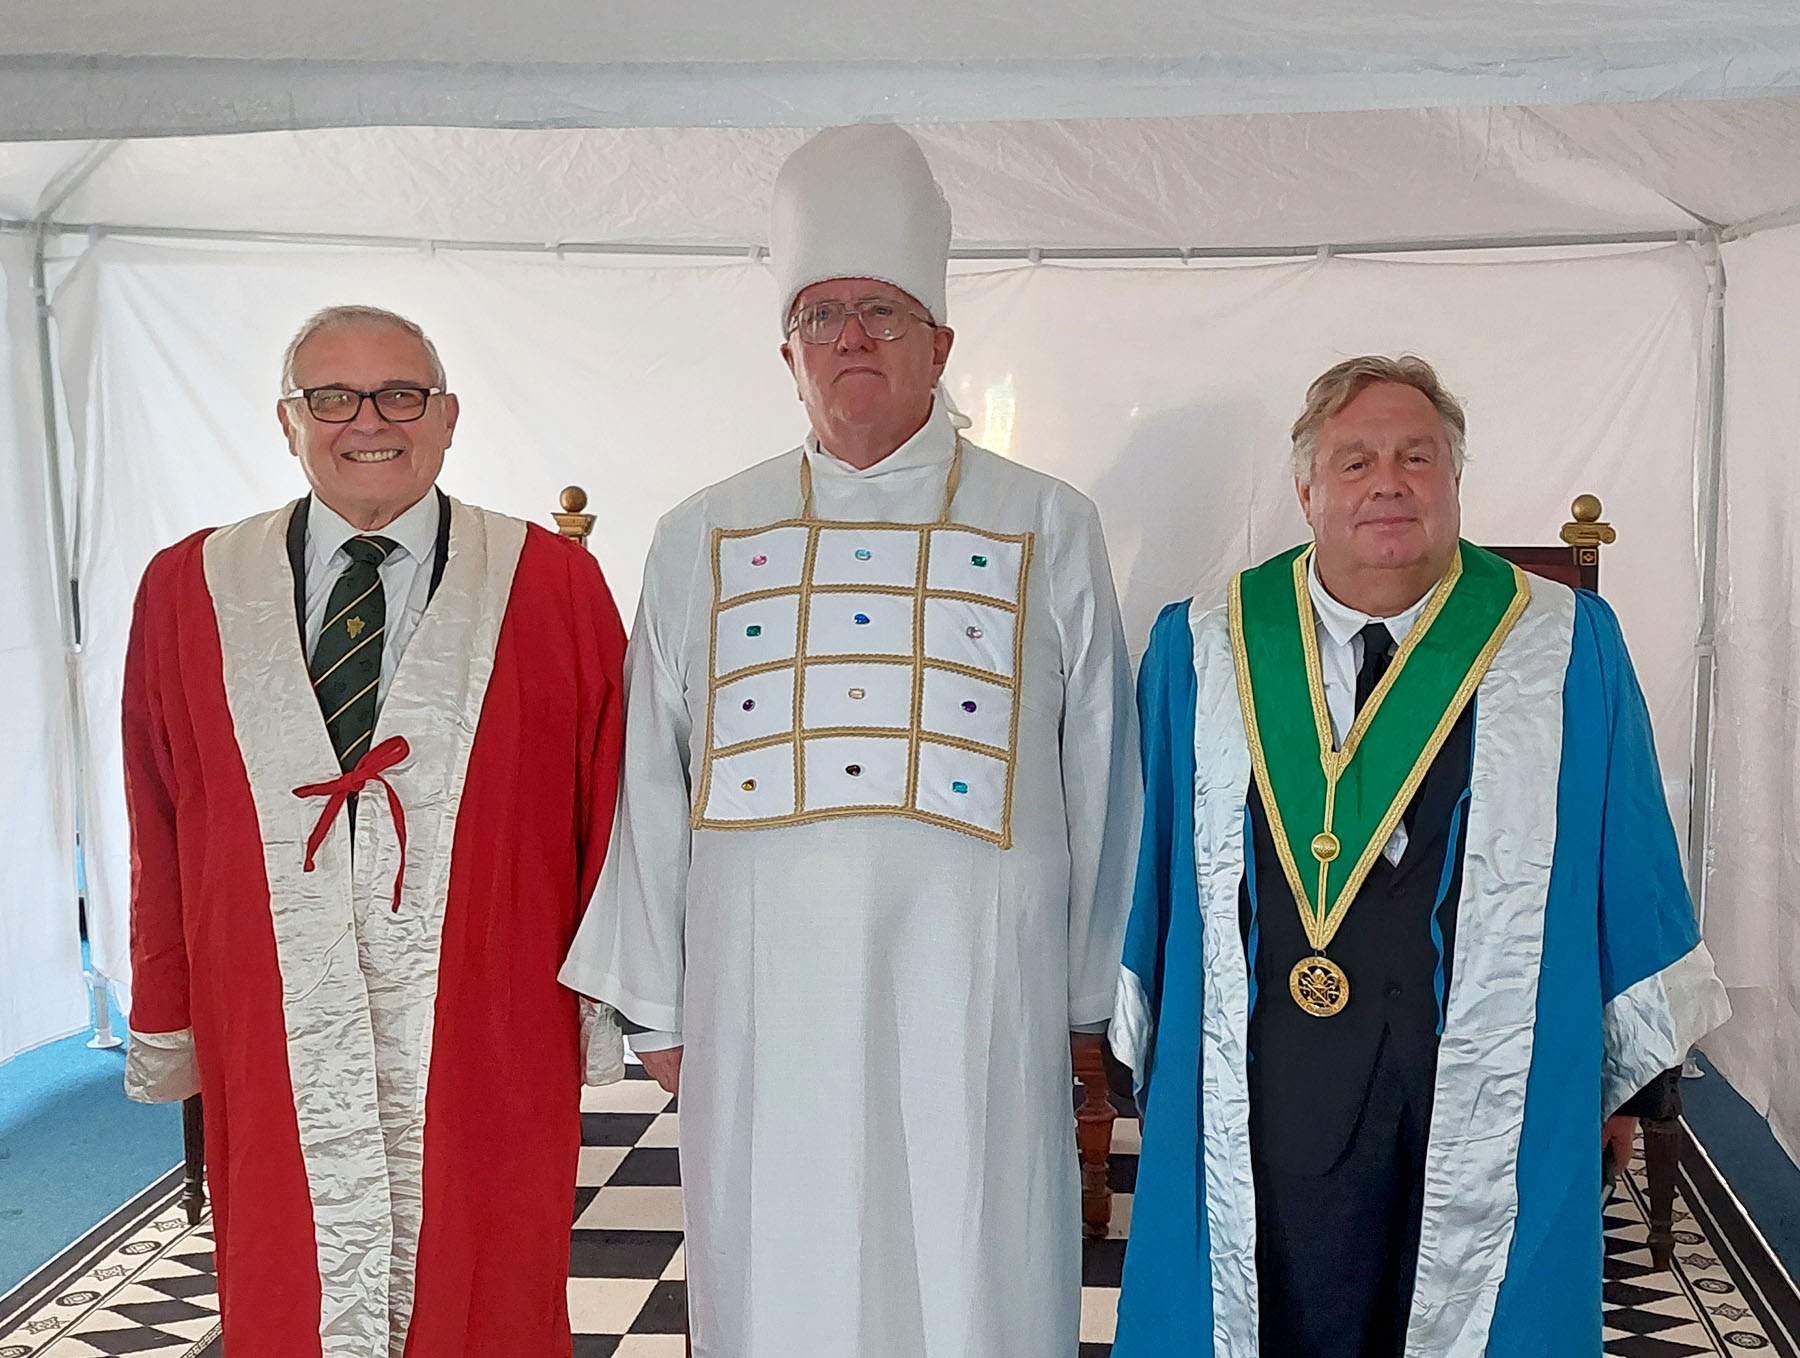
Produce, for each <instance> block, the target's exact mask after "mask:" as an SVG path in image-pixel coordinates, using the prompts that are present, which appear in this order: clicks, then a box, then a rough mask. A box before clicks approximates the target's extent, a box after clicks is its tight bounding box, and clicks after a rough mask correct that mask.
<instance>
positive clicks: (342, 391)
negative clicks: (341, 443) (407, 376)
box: [304, 387, 431, 424]
mask: <svg viewBox="0 0 1800 1358" xmlns="http://www.w3.org/2000/svg"><path fill="white" fill-rule="evenodd" d="M304 394H305V396H306V408H307V409H308V410H310V411H312V415H313V418H314V419H315V420H322V421H324V422H325V423H326V424H348V423H350V421H351V420H354V419H355V418H356V414H357V412H358V411H359V410H361V409H362V403H363V402H364V401H365V400H371V401H374V402H375V409H376V410H377V411H378V412H379V413H380V415H381V418H382V419H384V420H392V421H394V422H395V423H396V424H404V423H405V422H406V421H408V420H416V419H418V418H419V416H421V415H423V414H424V413H425V402H426V401H427V400H429V399H430V397H431V393H430V392H429V391H427V390H426V389H425V388H424V387H383V388H382V389H381V390H380V391H353V390H351V389H350V388H349V387H314V388H312V390H310V391H308V392H306V393H304Z"/></svg>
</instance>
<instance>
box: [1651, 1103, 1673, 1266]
mask: <svg viewBox="0 0 1800 1358" xmlns="http://www.w3.org/2000/svg"><path fill="white" fill-rule="evenodd" d="M1642 1125H1643V1129H1644V1173H1645V1177H1646V1178H1648V1180H1649V1197H1650V1222H1649V1226H1650V1236H1649V1239H1650V1260H1651V1262H1652V1263H1653V1264H1654V1265H1655V1266H1656V1267H1657V1268H1659V1269H1667V1268H1668V1267H1669V1266H1670V1265H1671V1264H1672V1263H1674V1260H1675V1163H1676V1157H1677V1151H1678V1149H1679V1147H1680V1142H1681V1131H1680V1123H1679V1122H1678V1121H1677V1120H1676V1119H1675V1118H1646V1119H1645V1120H1644V1122H1643V1124H1642Z"/></svg>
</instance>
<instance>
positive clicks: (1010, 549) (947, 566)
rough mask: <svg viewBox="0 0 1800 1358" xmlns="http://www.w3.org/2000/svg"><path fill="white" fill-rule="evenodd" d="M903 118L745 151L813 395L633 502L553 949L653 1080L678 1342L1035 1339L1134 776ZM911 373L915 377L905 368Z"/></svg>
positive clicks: (1043, 505) (966, 1346)
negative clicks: (602, 769)
mask: <svg viewBox="0 0 1800 1358" xmlns="http://www.w3.org/2000/svg"><path fill="white" fill-rule="evenodd" d="M949 236H950V220H949V209H948V206H947V205H946V203H945V201H944V199H943V196H942V193H941V191H940V190H939V189H938V186H937V184H936V182H935V181H934V180H933V179H932V177H931V172H930V169H929V167H928V166H927V165H926V163H925V160H924V157H923V155H922V154H921V153H920V151H919V149H918V147H917V146H916V145H915V144H914V143H913V141H912V140H911V138H909V137H908V136H906V135H905V134H904V133H903V132H900V131H899V130H898V129H895V128H891V127H859V128H843V129H833V130H829V131H827V132H824V133H821V134H820V135H819V136H818V137H816V138H814V139H813V140H812V141H810V142H809V143H807V145H806V146H805V147H803V148H802V149H801V150H799V151H798V152H796V153H795V154H794V156H793V157H792V158H791V159H790V160H789V161H788V163H787V164H786V166H784V168H783V170H782V172H781V175H780V177H779V179H778V180H777V182H776V189H775V201H774V221H773V231H772V245H773V251H772V253H773V257H774V261H775V264H776V269H777V275H778V278H779V280H780V282H781V294H780V299H779V300H780V318H781V321H782V326H783V333H784V335H785V336H786V342H785V343H784V345H783V348H782V353H783V355H784V357H785V358H786V359H787V362H788V364H789V367H790V369H791V370H792V372H793V375H794V379H795V385H796V388H797V390H798V394H799V397H800V399H801V400H802V402H803V403H804V404H805V407H806V410H807V415H808V418H809V420H810V422H811V425H812V433H811V434H810V435H809V436H808V437H807V439H806V440H805V442H804V444H803V445H802V446H801V447H799V448H796V449H793V450H791V451H789V452H787V453H784V454H782V455H781V456H779V457H776V458H773V459H771V460H769V461H767V462H763V463H761V464H759V465H757V466H754V467H752V468H750V469H749V470H747V471H745V472H742V473H740V474H738V475H736V476H734V477H731V478H730V479H728V480H726V481H724V482H722V483H720V484H719V485H716V486H713V487H711V488H709V489H707V490H705V491H702V492H701V493H700V494H698V495H696V496H694V497H693V498H692V499H690V500H688V501H687V502H686V503H684V504H682V505H680V506H678V507H677V508H676V509H674V510H673V511H672V512H671V513H669V514H668V515H667V516H666V517H665V518H664V519H663V521H662V523H661V524H660V525H659V527H658V529H657V533H656V537H655V541H654V543H653V545H652V547H651V550H650V556H649V560H648V563H647V565H646V568H645V577H644V587H643V595H642V598H641V600H640V604H639V610H638V617H637V623H636V628H635V631H634V634H633V639H632V642H631V647H630V656H629V660H628V667H627V668H628V679H627V737H626V751H627V752H626V759H625V773H624V779H623V785H622V788H621V794H620V809H619V817H618V822H617V827H616V831H615V838H614V852H613V856H612V857H611V858H610V859H609V861H608V864H607V867H606V869H605V872H604V874H603V877H602V880H601V883H600V888H599V891H598V893H597V896H596V899H595V901H594V904H593V906H592V908H591V910H590V911H589V913H588V915H587V917H586V920H585V922H584V924H583V927H582V929H581V931H580V933H579V935H578V937H577V939H576V942H575V946H574V948H573V949H572V950H571V953H570V956H569V960H568V963H567V965H566V966H565V967H564V969H563V973H562V976H563V980H564V982H565V983H566V984H568V985H569V986H571V987H572V988H574V989H576V990H578V991H580V992H582V993H583V994H585V995H589V996H592V997H595V998H597V999H600V1000H603V1001H605V1002H606V1003H607V1004H610V1005H612V1006H614V1007H615V1008H617V1009H618V1010H619V1011H620V1012H621V1013H622V1014H623V1015H624V1017H625V1019H626V1020H627V1021H628V1022H629V1024H631V1025H634V1026H636V1027H639V1028H646V1029H650V1030H653V1031H651V1032H649V1033H640V1034H638V1035H637V1036H635V1037H634V1039H633V1045H634V1047H635V1048H636V1050H637V1051H638V1052H639V1054H640V1058H641V1059H642V1060H643V1062H644V1064H645V1066H646V1067H647V1068H648V1069H649V1070H650V1072H651V1073H652V1074H654V1075H655V1076H656V1077H657V1078H658V1079H659V1080H661V1081H662V1082H663V1083H664V1085H665V1086H666V1087H668V1088H670V1089H674V1088H676V1087H677V1085H678V1086H679V1090H680V1094H681V1121H682V1174H683V1181H684V1188H685V1201H686V1225H687V1273H688V1289H689V1291H688V1296H689V1312H690V1319H691V1326H692V1338H693V1345H694V1353H695V1354H696V1355H698V1358H793V1356H794V1355H821V1356H822V1355H846V1356H848V1355H856V1356H857V1358H1072V1356H1073V1355H1074V1354H1075V1352H1076V1349H1077V1328H1078V1316H1079V1305H1080V1300H1079V1299H1080V1278H1079V1265H1080V1257H1079V1250H1080V1221H1079V1189H1078V1176H1077V1162H1076V1156H1075V1144H1074V1137H1073V1121H1072V1117H1071V1098H1070V1088H1071V1086H1070V1069H1069V1068H1070V1036H1069V1034H1070V1031H1071V1029H1077V1028H1087V1029H1089V1030H1090V1031H1092V1030H1094V1029H1097V1028H1099V1027H1102V1026H1103V1025H1104V1022H1105V1020H1106V1018H1107V1016H1108V1014H1109V1013H1110V1011H1111V995H1112V991H1113V986H1114V977H1115V975H1116V959H1117V949H1118V947H1119V945H1120V940H1121V937H1122V929H1123V922H1124V914H1125V908H1126V904H1127V896H1128V893H1129V889H1130V857H1131V847H1132V844H1133V843H1134V841H1135V834H1136V817H1137V806H1138V798H1139V786H1138V783H1139V778H1138V764H1137V756H1136V736H1135V727H1134V721H1133V711H1132V701H1131V693H1130V675H1129V669H1128V664H1127V659H1126V653H1125V646H1124V637H1123V635H1122V632H1121V628H1120V623H1119V616H1118V607H1117V603H1116V601H1115V597H1114V593H1113V586H1112V581H1111V576H1110V572H1109V568H1108V565H1107V558H1106V553H1105V550H1104V544H1103V543H1102V540H1101V534H1100V525H1099V522H1098V518H1097V516H1096V514H1095V510H1094V507H1093V505H1092V504H1091V503H1089V501H1088V500H1087V499H1085V498H1084V497H1083V496H1081V495H1080V494H1078V493H1077V492H1076V491H1074V490H1072V489H1071V488H1070V487H1068V486H1066V485H1064V484H1062V483H1061V482H1059V481H1056V480H1053V479H1052V478H1050V477H1048V476H1044V475H1042V474H1040V473H1037V472H1034V471H1031V470H1029V469H1027V468H1025V467H1022V466H1019V465H1016V464H1014V463H1012V462H1009V461H1007V460H1005V459H1003V458H1000V457H997V456H995V455H994V454H992V453H989V452H986V451H984V450H982V449H980V448H977V447H975V446H974V445H973V444H971V443H969V442H967V441H966V440H964V439H963V437H962V435H961V433H960V431H959V427H958V424H957V420H956V417H955V416H954V413H953V412H952V411H951V410H950V409H949V407H948V405H947V402H946V401H945V400H944V398H943V396H942V394H941V392H939V391H938V390H937V384H938V379H939V376H940V374H941V373H942V371H943V368H944V363H945V360H946V358H947V357H948V355H949V351H950V344H951V338H952V336H951V332H950V330H949V328H948V327H947V326H945V325H944V324H943V322H944V319H945V302H944V298H945V269H946V260H947V254H948V246H949ZM934 393H935V394H934Z"/></svg>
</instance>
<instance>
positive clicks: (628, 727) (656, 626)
mask: <svg viewBox="0 0 1800 1358" xmlns="http://www.w3.org/2000/svg"><path fill="white" fill-rule="evenodd" d="M689 536H691V534H686V533H681V532H678V531H673V530H671V528H670V524H669V521H668V520H665V521H664V522H663V523H662V524H661V525H659V526H658V528H657V533H656V538H655V540H654V541H653V542H652V543H651V545H650V555H649V557H648V559H647V560H646V562H645V565H644V587H643V592H642V593H641V594H640V595H639V597H638V612H637V621H636V623H635V624H634V625H633V627H632V631H631V645H630V647H629V648H628V650H627V652H626V657H625V755H624V761H623V762H624V770H623V773H622V774H621V777H620V783H619V806H618V811H617V812H616V813H615V815H614V819H613V832H612V840H611V844H610V848H609V850H608V853H607V857H606V864H605V866H604V867H603V868H602V869H601V872H600V882H599V885H598V886H597V887H596V889H595V891H594V899H593V902H592V903H591V904H590V905H589V907H588V910H587V913H586V915H585V916H584V917H583V918H582V922H581V928H580V930H579V931H578V932H577V933H576V935H575V942H574V945H573V946H572V947H571V948H570V949H569V956H568V960H567V961H565V962H564V963H563V968H562V971H561V973H560V979H561V981H562V983H563V984H564V985H566V986H568V987H569V988H570V989H571V990H576V991H579V992H580V993H581V994H583V995H587V996H590V997H592V998H594V999H598V1000H602V1001H604V1002H605V1003H607V1004H609V1005H611V1006H612V1007H613V1008H614V1009H616V1010H618V1012H619V1013H621V1014H623V1015H624V1016H625V1017H626V1018H627V1019H630V1020H631V1022H632V1023H634V1024H638V1025H641V1026H643V1027H646V1028H654V1029H657V1030H659V1031H663V1032H671V1033H679V1032H680V1031H681V987H682V980H683V974H684V969H685V946H684V941H683V930H684V926H685V922H686V918H687V875H688V847H689V846H688V836H689V833H690V832H689V830H688V809H689V789H688V739H689V734H690V730H691V725H692V723H691V721H690V718H689V715H688V705H687V693H686V684H685V682H684V679H683V675H682V673H681V660H680V657H681V655H682V639H683V636H684V634H685V629H686V627H687V617H688V609H689V606H690V602H691V600H690V597H689V596H690V594H691V590H690V588H689V586H690V584H691V577H692V574H693V571H694V563H695V560H696V559H697V556H698V554H699V546H698V544H697V543H693V542H688V541H686V540H685V539H686V538H687V537H689Z"/></svg>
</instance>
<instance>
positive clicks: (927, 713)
mask: <svg viewBox="0 0 1800 1358" xmlns="http://www.w3.org/2000/svg"><path fill="white" fill-rule="evenodd" d="M961 468H962V443H961V441H960V440H958V442H957V447H956V453H955V456H954V457H953V458H952V460H951V464H950V472H949V476H948V478H947V481H946V485H945V493H944V509H943V512H942V513H941V514H940V515H939V517H938V519H937V521H936V522H933V523H848V522H839V521H835V520H826V519H820V518H818V517H816V516H815V515H814V513H813V496H812V477H811V469H810V468H809V467H808V465H807V463H806V459H805V457H804V455H802V458H801V463H800V478H801V492H802V493H801V512H800V516H799V517H798V518H795V519H784V520H781V521H780V522H777V523H771V524H768V525H766V526H765V527H761V528H719V529H714V530H713V535H712V544H711V553H712V573H713V606H712V634H711V639H710V643H709V646H708V657H709V664H708V675H709V680H708V705H707V719H706V732H705V746H704V749H705V756H704V759H703V761H702V765H701V770H700V776H699V779H698V780H697V783H696V787H695V792H694V803H693V806H694V809H693V815H692V818H691V821H690V824H691V825H692V826H693V827H694V828H695V829H707V830H756V829H765V828H768V827H771V826H778V825H795V824H800V823H803V822H807V821H816V820H827V819H831V818H833V817H838V816H883V815H889V816H907V817H910V818H912V819H914V820H921V821H926V822H928V823H930V824H933V825H940V826H943V827H945V828H947V829H951V830H959V831H961V832H963V833H965V834H970V835H974V836H976V837H977V838H979V839H984V840H987V841H989V842H991V843H994V844H997V845H999V846H1000V847H1001V848H1003V849H1004V848H1010V847H1011V846H1012V789H1013V771H1014V768H1015V765H1016V762H1017V753H1018V739H1019V683H1020V675H1019V669H1020V661H1021V658H1022V656H1023V654H1024V644H1025V598H1026V580H1027V578H1028V575H1029V572H1030V569H1031V551H1032V534H1030V533H995V532H990V531H989V530H987V529H983V528H973V527H970V526H967V525H964V524H958V523H953V522H951V519H950V507H951V502H952V501H953V500H954V498H955V495H956V488H957V484H958V480H959V478H960V474H961Z"/></svg>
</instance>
